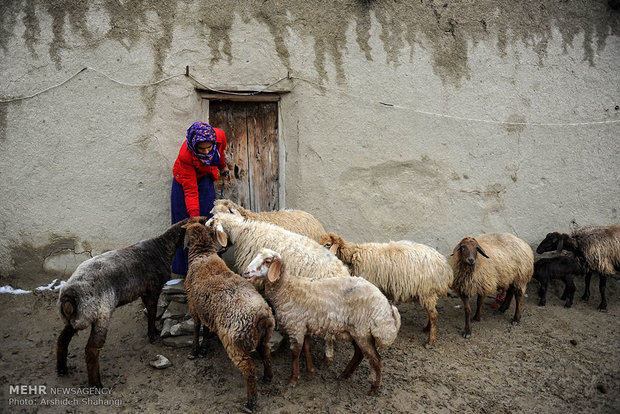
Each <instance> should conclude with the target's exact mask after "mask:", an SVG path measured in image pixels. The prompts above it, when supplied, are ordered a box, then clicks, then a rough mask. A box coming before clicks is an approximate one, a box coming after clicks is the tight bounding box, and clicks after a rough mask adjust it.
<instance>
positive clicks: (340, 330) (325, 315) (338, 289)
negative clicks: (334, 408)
mask: <svg viewBox="0 0 620 414" xmlns="http://www.w3.org/2000/svg"><path fill="white" fill-rule="evenodd" d="M287 265H288V262H286V265H285V261H284V260H283V258H282V256H281V255H280V254H279V253H277V252H275V251H273V250H270V249H262V250H261V251H260V252H259V254H258V255H257V256H256V258H255V259H254V260H253V261H252V262H251V263H250V265H249V266H248V268H247V269H246V271H245V272H244V273H243V276H244V277H246V278H248V279H249V280H250V281H252V280H254V279H255V278H261V279H264V280H265V295H266V296H267V298H268V300H269V301H270V302H271V304H272V306H273V308H274V311H275V314H276V318H277V321H278V326H279V328H280V329H282V330H283V331H284V332H285V333H287V334H288V335H289V338H290V341H291V349H292V351H293V372H292V375H291V378H290V383H291V384H295V383H297V381H298V380H299V377H300V375H299V355H300V353H301V348H302V346H303V347H304V348H306V349H307V348H308V347H309V340H310V335H319V336H321V337H323V338H325V339H326V340H330V341H333V340H336V339H339V340H349V341H351V342H352V343H353V348H354V349H355V353H354V355H353V358H352V359H351V361H350V362H349V364H348V365H347V367H346V368H345V370H344V371H343V373H342V375H341V377H342V378H349V377H350V376H351V375H352V374H353V372H354V371H355V370H356V368H357V367H358V365H359V364H360V362H361V361H362V359H363V358H364V357H366V358H368V361H369V363H370V367H371V369H372V373H373V376H374V379H373V381H372V383H371V387H370V391H369V392H368V395H376V394H377V393H378V391H379V387H380V385H381V357H380V356H379V354H378V352H377V347H379V348H385V347H387V346H389V345H391V344H392V342H394V340H395V339H396V335H397V334H398V330H399V329H400V314H399V313H398V309H396V307H395V306H392V305H390V303H389V302H388V300H387V298H386V297H385V296H384V295H383V294H382V293H381V291H380V290H379V289H378V288H377V287H376V286H375V285H373V284H372V283H370V282H368V281H367V280H365V279H363V278H360V277H356V276H353V277H349V278H327V279H313V280H311V279H304V278H300V277H296V276H294V275H293V274H291V273H290V272H288V271H287Z"/></svg>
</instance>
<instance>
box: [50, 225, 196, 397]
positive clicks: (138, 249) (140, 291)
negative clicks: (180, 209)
mask: <svg viewBox="0 0 620 414" xmlns="http://www.w3.org/2000/svg"><path fill="white" fill-rule="evenodd" d="M205 221H206V217H194V218H192V219H186V220H183V221H180V222H178V223H176V224H174V225H172V226H171V227H170V228H168V230H167V231H166V232H165V233H163V234H161V235H160V236H158V237H155V238H151V239H147V240H142V241H140V242H138V243H136V244H134V245H131V246H128V247H125V248H122V249H118V250H113V251H109V252H106V253H103V254H100V255H98V256H95V257H93V258H92V259H89V260H86V261H85V262H83V263H81V264H80V265H79V266H78V267H77V269H76V270H75V272H73V274H72V275H71V277H70V278H69V280H68V281H67V283H65V284H64V285H63V286H62V287H61V288H60V292H59V298H58V309H59V311H60V316H61V318H62V320H63V322H64V323H65V327H64V329H63V330H62V332H61V333H60V336H59V337H58V341H57V345H56V369H57V372H58V375H59V376H64V375H67V372H68V370H67V353H68V347H69V342H70V341H71V338H73V335H74V334H76V333H77V331H79V330H82V329H86V328H88V327H90V328H91V330H90V337H89V339H88V343H87V344H86V368H87V371H88V384H89V385H90V386H93V387H99V388H102V387H103V386H102V384H101V375H100V372H99V352H100V351H101V350H102V349H103V345H104V343H105V340H106V336H107V332H108V326H109V324H110V318H111V317H112V313H113V312H114V309H116V308H117V307H119V306H122V305H125V304H127V303H130V302H133V301H134V300H136V299H137V298H142V302H143V303H144V305H145V306H146V310H147V318H148V336H149V339H150V340H151V342H153V341H155V339H156V338H157V337H158V334H157V330H156V329H155V316H156V313H157V300H158V298H159V293H160V292H161V290H162V288H163V286H164V284H165V283H166V281H167V280H169V279H170V266H171V263H172V257H173V256H174V253H175V251H176V249H177V248H178V247H180V246H181V245H182V243H183V237H184V234H185V229H184V228H183V225H185V224H186V223H188V222H199V223H204V222H205Z"/></svg>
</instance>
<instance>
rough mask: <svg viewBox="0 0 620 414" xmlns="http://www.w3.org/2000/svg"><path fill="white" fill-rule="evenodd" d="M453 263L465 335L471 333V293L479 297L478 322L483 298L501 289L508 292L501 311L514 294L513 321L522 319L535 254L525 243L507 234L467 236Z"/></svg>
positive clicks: (453, 286)
mask: <svg viewBox="0 0 620 414" xmlns="http://www.w3.org/2000/svg"><path fill="white" fill-rule="evenodd" d="M478 254H480V256H482V257H479V256H478ZM450 264H451V265H452V270H453V272H454V281H453V283H452V289H454V290H455V291H456V292H457V293H458V294H459V295H460V297H461V299H462V300H463V307H464V309H465V329H464V331H463V337H464V338H469V337H470V336H471V319H470V315H471V308H470V306H469V298H470V297H472V296H477V297H478V307H477V309H476V314H475V315H474V320H475V321H479V320H480V314H481V310H482V303H483V300H484V298H485V297H486V296H487V295H490V294H493V293H495V292H497V290H498V289H503V290H504V291H505V292H506V299H505V300H504V302H503V303H502V305H501V307H500V308H499V310H500V311H501V312H505V311H506V309H508V307H509V306H510V302H511V301H512V297H513V296H514V297H515V301H516V305H515V314H514V318H513V323H515V324H516V323H519V321H521V313H522V297H523V294H524V293H525V289H526V288H527V283H528V282H529V281H530V280H531V279H532V275H533V273H534V253H533V252H532V249H531V247H530V246H529V245H528V244H527V243H526V242H524V241H523V240H521V239H519V238H518V237H516V236H513V235H512V234H508V233H489V234H483V235H480V236H478V237H476V238H473V237H465V238H463V239H462V240H461V241H460V242H459V243H458V244H457V245H456V247H455V248H454V251H453V252H452V255H451V260H450Z"/></svg>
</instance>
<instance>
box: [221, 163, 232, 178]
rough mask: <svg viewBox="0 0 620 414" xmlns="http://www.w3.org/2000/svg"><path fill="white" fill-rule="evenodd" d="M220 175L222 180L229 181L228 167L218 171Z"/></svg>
mask: <svg viewBox="0 0 620 414" xmlns="http://www.w3.org/2000/svg"><path fill="white" fill-rule="evenodd" d="M220 173H221V174H222V178H224V179H226V180H230V170H229V169H228V166H226V165H225V166H224V168H222V169H221V170H220Z"/></svg>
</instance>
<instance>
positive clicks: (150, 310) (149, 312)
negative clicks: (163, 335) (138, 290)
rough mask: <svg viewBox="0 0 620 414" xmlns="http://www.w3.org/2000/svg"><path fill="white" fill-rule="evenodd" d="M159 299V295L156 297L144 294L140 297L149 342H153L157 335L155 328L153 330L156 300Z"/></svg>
mask: <svg viewBox="0 0 620 414" xmlns="http://www.w3.org/2000/svg"><path fill="white" fill-rule="evenodd" d="M158 297H159V293H158V294H157V295H153V294H146V295H144V296H142V303H143V304H144V306H145V307H146V318H147V320H148V330H147V334H148V336H149V341H151V342H155V341H156V340H157V337H158V336H159V333H158V332H157V328H155V317H156V316H157V298H158Z"/></svg>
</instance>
